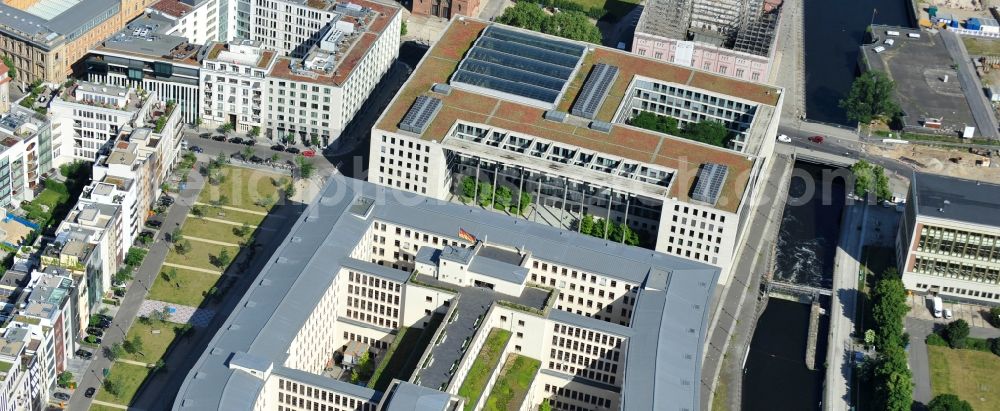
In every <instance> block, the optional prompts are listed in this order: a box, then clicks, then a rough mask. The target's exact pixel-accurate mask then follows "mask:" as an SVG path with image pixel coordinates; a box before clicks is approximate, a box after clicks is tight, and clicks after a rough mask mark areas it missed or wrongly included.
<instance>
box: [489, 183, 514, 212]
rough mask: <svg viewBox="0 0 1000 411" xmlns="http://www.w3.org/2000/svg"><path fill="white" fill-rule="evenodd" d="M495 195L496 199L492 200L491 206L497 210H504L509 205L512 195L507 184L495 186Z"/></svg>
mask: <svg viewBox="0 0 1000 411" xmlns="http://www.w3.org/2000/svg"><path fill="white" fill-rule="evenodd" d="M495 195H496V200H495V201H494V202H493V208H496V209H497V210H506V209H507V208H508V207H509V206H510V201H511V198H513V197H514V193H513V192H511V191H510V187H507V186H500V187H497V189H496V194H495Z"/></svg>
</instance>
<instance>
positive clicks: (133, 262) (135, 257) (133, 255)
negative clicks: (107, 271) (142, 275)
mask: <svg viewBox="0 0 1000 411" xmlns="http://www.w3.org/2000/svg"><path fill="white" fill-rule="evenodd" d="M145 258H146V250H143V249H141V248H136V247H132V248H129V249H128V254H126V255H125V264H126V265H129V266H132V267H138V266H139V264H142V260H143V259H145Z"/></svg>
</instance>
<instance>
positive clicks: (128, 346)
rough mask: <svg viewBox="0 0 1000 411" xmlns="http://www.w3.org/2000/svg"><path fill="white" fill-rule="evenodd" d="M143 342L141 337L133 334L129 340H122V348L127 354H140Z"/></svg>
mask: <svg viewBox="0 0 1000 411" xmlns="http://www.w3.org/2000/svg"><path fill="white" fill-rule="evenodd" d="M142 348H143V342H142V337H140V336H138V335H137V336H135V337H132V339H131V340H125V341H123V342H122V349H124V350H125V352H127V353H129V354H137V353H138V354H139V355H142Z"/></svg>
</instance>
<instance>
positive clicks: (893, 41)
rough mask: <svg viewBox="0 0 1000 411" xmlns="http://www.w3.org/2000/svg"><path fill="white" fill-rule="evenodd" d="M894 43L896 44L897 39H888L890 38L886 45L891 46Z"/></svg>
mask: <svg viewBox="0 0 1000 411" xmlns="http://www.w3.org/2000/svg"><path fill="white" fill-rule="evenodd" d="M893 44H896V40H893V39H888V40H886V41H885V45H886V46H891V45H893Z"/></svg>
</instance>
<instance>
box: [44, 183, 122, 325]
mask: <svg viewBox="0 0 1000 411" xmlns="http://www.w3.org/2000/svg"><path fill="white" fill-rule="evenodd" d="M122 227H123V221H122V208H121V206H120V205H117V204H101V203H98V202H95V201H93V199H83V198H81V199H80V200H79V201H77V203H76V204H75V205H74V206H73V209H72V210H70V212H69V213H68V214H67V215H66V218H65V219H64V220H63V221H62V222H61V223H59V226H58V227H57V228H56V230H55V237H56V242H58V243H60V244H62V247H53V248H52V249H51V250H50V251H51V252H50V253H49V254H50V255H53V256H56V255H57V254H58V259H59V261H67V260H66V258H67V257H63V256H62V255H61V254H62V253H63V250H66V249H67V245H68V244H70V243H79V246H78V247H74V246H69V251H72V250H73V249H74V248H78V249H80V250H84V251H86V252H88V253H93V255H85V256H83V258H77V260H78V261H83V262H84V263H83V264H80V265H82V266H84V267H89V268H90V269H91V272H90V273H89V275H86V276H85V277H86V283H87V284H86V289H87V296H86V298H85V300H86V301H87V305H88V306H89V307H94V306H96V305H97V303H98V302H99V301H100V299H101V297H102V296H103V295H104V293H106V292H107V291H108V290H111V286H112V284H111V281H112V278H113V276H114V274H115V273H117V272H118V269H119V268H121V267H122V266H123V263H124V260H125V253H127V252H128V248H129V247H130V246H131V243H125V242H124V239H125V238H126V237H125V236H124V234H123V233H122ZM70 261H71V260H70ZM87 262H90V263H87ZM73 265H74V266H77V265H75V264H73ZM77 267H79V266H77ZM83 271H86V270H83Z"/></svg>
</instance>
